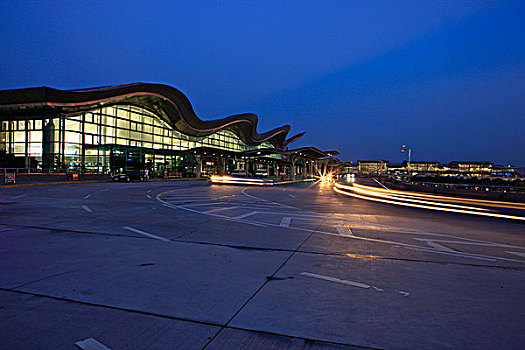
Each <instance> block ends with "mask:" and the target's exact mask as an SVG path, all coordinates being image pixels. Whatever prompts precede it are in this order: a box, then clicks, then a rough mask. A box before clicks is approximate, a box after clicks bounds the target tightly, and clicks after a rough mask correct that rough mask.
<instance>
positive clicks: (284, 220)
mask: <svg viewBox="0 0 525 350" xmlns="http://www.w3.org/2000/svg"><path fill="white" fill-rule="evenodd" d="M291 222H292V218H291V217H289V216H284V217H283V218H282V219H281V223H280V224H279V226H281V227H290V223H291Z"/></svg>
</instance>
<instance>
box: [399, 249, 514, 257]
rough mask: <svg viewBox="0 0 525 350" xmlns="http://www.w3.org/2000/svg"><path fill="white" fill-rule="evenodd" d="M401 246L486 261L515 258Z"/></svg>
mask: <svg viewBox="0 0 525 350" xmlns="http://www.w3.org/2000/svg"><path fill="white" fill-rule="evenodd" d="M396 247H399V248H405V249H412V250H419V251H422V252H430V253H438V254H445V255H452V256H457V257H461V258H470V259H478V260H486V261H497V260H507V261H509V260H510V261H512V260H513V259H504V258H500V257H495V256H494V257H492V256H485V255H477V254H469V253H460V252H454V253H450V252H445V251H442V250H436V249H430V248H419V247H407V246H396Z"/></svg>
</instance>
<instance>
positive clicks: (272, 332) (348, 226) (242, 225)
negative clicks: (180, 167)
mask: <svg viewBox="0 0 525 350" xmlns="http://www.w3.org/2000/svg"><path fill="white" fill-rule="evenodd" d="M0 235H1V239H0V271H1V274H0V324H1V327H0V348H1V349H77V348H82V349H86V350H92V349H104V348H109V349H113V350H116V349H202V348H206V349H325V348H326V349H361V348H374V349H376V348H381V349H523V348H525V225H524V224H523V223H520V222H514V221H510V220H505V219H494V218H484V217H476V216H469V215H464V214H454V213H443V212H433V211H430V210H423V209H414V208H406V207H397V206H393V205H388V204H381V203H375V202H369V201H366V200H361V199H355V198H350V197H346V196H342V195H339V194H337V193H335V192H333V191H332V188H331V185H330V184H309V185H291V186H275V187H262V188H261V187H245V186H228V185H210V184H208V183H204V182H147V183H129V184H128V183H94V184H62V185H45V186H31V187H14V188H4V189H0ZM75 344H77V345H75Z"/></svg>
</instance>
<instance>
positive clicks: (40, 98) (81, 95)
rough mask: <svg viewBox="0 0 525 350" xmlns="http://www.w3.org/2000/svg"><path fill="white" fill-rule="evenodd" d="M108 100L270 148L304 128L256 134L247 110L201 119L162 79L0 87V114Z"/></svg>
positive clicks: (49, 111) (73, 108)
mask: <svg viewBox="0 0 525 350" xmlns="http://www.w3.org/2000/svg"><path fill="white" fill-rule="evenodd" d="M114 105H133V106H138V107H141V108H144V109H146V110H148V111H150V112H152V113H154V114H155V115H157V116H158V117H159V118H161V119H162V120H164V121H165V122H166V123H167V124H168V125H170V126H171V127H173V128H174V129H176V130H179V131H180V132H182V133H184V134H186V135H191V136H207V135H210V134H212V133H214V132H216V131H218V130H230V131H232V132H233V133H235V134H236V135H237V136H238V137H239V138H240V139H241V140H242V141H243V142H244V143H246V144H247V145H250V146H257V145H259V144H261V143H262V142H265V141H268V142H270V143H271V144H272V145H273V146H274V147H276V148H284V147H286V146H287V145H288V144H289V143H291V142H293V141H295V140H297V139H298V138H300V137H301V136H302V135H303V134H304V133H301V134H298V135H295V136H293V137H291V138H289V139H286V136H287V135H288V132H289V131H290V126H289V125H284V126H280V127H278V128H275V129H273V130H271V131H268V132H265V133H262V134H259V133H258V132H257V123H258V118H257V115H255V114H253V113H245V114H238V115H232V116H229V117H226V118H223V119H217V120H212V121H205V120H202V119H200V118H199V117H198V116H197V115H196V114H195V111H194V110H193V107H192V105H191V103H190V100H189V99H188V98H187V97H186V96H185V95H184V94H183V93H182V92H181V91H179V90H177V89H175V88H173V87H171V86H168V85H163V84H148V83H133V84H125V85H115V86H107V87H100V88H92V89H84V90H59V89H53V88H49V87H38V88H27V89H16V90H4V91H0V116H26V115H41V116H48V115H57V114H70V113H77V112H82V111H88V110H92V109H96V108H101V107H107V106H114Z"/></svg>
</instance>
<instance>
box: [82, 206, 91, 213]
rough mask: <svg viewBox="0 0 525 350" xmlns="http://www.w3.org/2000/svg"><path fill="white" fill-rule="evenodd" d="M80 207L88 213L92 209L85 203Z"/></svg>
mask: <svg viewBox="0 0 525 350" xmlns="http://www.w3.org/2000/svg"><path fill="white" fill-rule="evenodd" d="M82 208H83V209H84V210H85V211H87V212H88V213H91V212H92V211H93V210H91V209H89V207H88V206H87V205H83V206H82Z"/></svg>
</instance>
